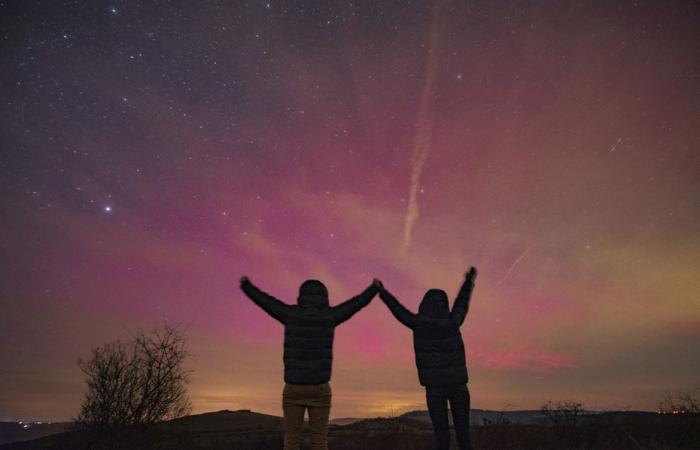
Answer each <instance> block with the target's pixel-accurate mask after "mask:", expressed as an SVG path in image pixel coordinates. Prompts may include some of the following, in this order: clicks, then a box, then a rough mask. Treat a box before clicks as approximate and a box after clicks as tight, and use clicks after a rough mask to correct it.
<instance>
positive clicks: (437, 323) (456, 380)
mask: <svg viewBox="0 0 700 450" xmlns="http://www.w3.org/2000/svg"><path fill="white" fill-rule="evenodd" d="M475 279H476V269H475V268H474V267H471V268H470V269H469V271H468V272H467V274H466V277H465V281H464V283H463V284H462V287H461V288H460V290H459V293H458V294H457V299H456V300H455V303H454V306H453V307H452V310H451V311H450V309H449V305H448V300H447V294H446V293H445V291H443V290H440V289H430V290H428V292H426V293H425V296H424V297H423V301H422V302H421V304H420V307H419V309H418V313H417V314H415V313H412V312H411V311H409V310H408V309H406V308H405V307H404V306H403V305H402V304H401V303H399V301H398V300H396V298H395V297H394V296H393V295H391V293H389V291H388V290H386V289H385V288H384V285H383V284H382V282H381V281H380V280H378V279H376V278H375V279H374V281H373V283H372V284H371V285H370V286H369V287H367V288H366V289H365V290H364V291H362V293H361V294H360V295H358V296H356V297H353V298H351V299H349V300H347V301H345V302H343V303H341V304H340V305H337V306H330V305H329V303H328V290H327V289H326V286H325V285H324V284H323V283H321V282H320V281H318V280H306V281H304V282H303V283H302V284H301V286H300V287H299V297H298V299H297V304H296V305H289V304H287V303H284V302H281V301H280V300H278V299H276V298H275V297H272V296H271V295H269V294H267V293H265V292H263V291H261V290H260V289H258V288H257V287H256V286H255V285H253V283H251V282H250V280H249V279H248V277H242V278H241V280H240V281H241V289H243V292H245V294H246V295H247V296H248V297H249V298H250V299H251V300H253V301H254V302H255V303H256V304H257V305H258V306H260V307H261V308H262V309H263V310H265V312H267V313H268V314H269V315H271V316H272V317H273V318H275V319H277V320H278V321H279V322H281V323H282V324H283V325H284V357H283V359H284V381H285V385H284V391H283V394H282V409H283V411H284V449H285V450H298V449H299V448H300V447H301V430H302V426H303V423H304V413H305V411H306V410H307V409H308V411H309V427H310V431H311V446H312V448H313V449H318V450H320V449H323V450H326V449H327V448H328V440H327V436H328V417H329V414H330V408H331V388H330V385H329V380H330V378H331V364H332V361H333V333H334V330H335V327H336V326H338V325H340V324H341V323H343V322H345V321H346V320H348V319H349V318H350V317H352V316H353V315H354V314H355V313H356V312H358V311H359V310H360V309H362V308H364V307H365V306H367V305H368V304H369V302H370V301H371V300H372V298H374V296H375V295H376V294H377V293H379V297H380V298H381V299H382V301H383V302H384V304H386V306H387V307H388V308H389V310H390V311H391V312H392V314H393V315H394V317H396V319H397V320H398V321H399V322H401V323H402V324H404V325H406V326H407V327H409V328H410V329H412V330H413V348H414V350H415V355H416V365H417V367H418V379H419V380H420V384H421V385H423V386H425V392H426V400H427V404H428V412H429V413H430V419H431V420H432V423H433V432H434V435H435V443H436V446H437V449H438V450H447V449H448V448H449V446H450V429H449V424H448V415H447V404H448V402H449V404H450V409H451V410H452V419H453V422H454V426H455V431H456V434H457V441H458V443H459V447H460V449H462V450H465V449H472V446H471V441H470V437H469V402H470V399H469V389H468V388H467V381H468V375H467V364H466V359H465V355H464V343H463V342H462V335H461V333H460V331H459V328H460V326H461V325H462V323H463V322H464V318H465V317H466V315H467V311H468V310H469V299H470V297H471V293H472V290H473V288H474V280H475Z"/></svg>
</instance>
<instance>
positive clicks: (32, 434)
mask: <svg viewBox="0 0 700 450" xmlns="http://www.w3.org/2000/svg"><path fill="white" fill-rule="evenodd" d="M69 425H70V423H68V422H53V423H41V422H22V423H18V422H0V445H2V444H6V443H8V442H18V441H30V440H32V439H37V438H40V437H43V436H49V435H52V434H60V433H63V432H65V431H66V430H67V429H68V426H69Z"/></svg>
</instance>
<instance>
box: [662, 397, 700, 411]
mask: <svg viewBox="0 0 700 450" xmlns="http://www.w3.org/2000/svg"><path fill="white" fill-rule="evenodd" d="M659 412H660V413H661V414H693V413H695V414H697V413H700V401H698V399H697V398H695V397H693V396H692V395H690V394H682V395H669V396H667V397H666V398H665V399H664V400H663V401H662V402H661V403H659Z"/></svg>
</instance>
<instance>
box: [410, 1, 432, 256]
mask: <svg viewBox="0 0 700 450" xmlns="http://www.w3.org/2000/svg"><path fill="white" fill-rule="evenodd" d="M440 11H441V7H440V2H437V3H436V4H435V5H434V7H433V20H432V23H431V26H430V42H429V43H428V45H429V46H428V60H427V62H426V66H425V82H424V84H423V93H422V95H421V100H420V107H419V110H418V123H417V128H416V134H415V137H414V140H413V156H412V157H411V188H410V192H409V197H408V207H407V209H406V218H405V221H404V227H403V241H402V242H401V254H402V255H405V254H406V252H407V251H408V248H409V247H410V245H411V237H412V235H413V226H414V224H415V222H416V220H417V219H418V192H419V189H420V177H421V174H422V172H423V166H424V165H425V160H426V159H427V157H428V153H429V152H430V147H431V145H432V138H433V108H432V102H433V101H434V98H435V78H436V76H437V72H438V57H439V53H440V48H439V45H440V35H439V22H440Z"/></svg>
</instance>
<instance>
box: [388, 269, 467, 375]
mask: <svg viewBox="0 0 700 450" xmlns="http://www.w3.org/2000/svg"><path fill="white" fill-rule="evenodd" d="M473 288H474V283H473V282H472V281H471V280H467V281H465V282H464V284H463V285H462V287H461V289H460V290H459V294H457V299H456V300H455V303H454V306H453V307H452V311H450V309H449V305H448V301H447V294H446V293H445V291H442V290H440V289H430V290H429V291H428V292H426V293H425V296H424V297H423V301H421V304H420V307H419V308H418V314H414V313H412V312H411V311H409V310H408V309H406V308H405V307H404V306H403V305H402V304H401V303H399V301H398V300H396V298H395V297H394V296H393V295H391V293H389V291H387V290H382V291H380V293H379V295H380V297H381V299H382V301H384V303H385V304H386V305H387V307H389V310H390V311H391V312H392V314H394V316H395V317H396V319H397V320H398V321H399V322H401V323H402V324H404V325H406V326H407V327H408V328H410V329H411V330H413V349H414V351H415V357H416V366H417V368H418V379H419V380H420V384H422V385H423V386H426V387H438V386H454V385H457V384H464V383H466V382H467V381H469V375H468V373H467V363H466V358H465V354H464V353H465V352H464V342H463V341H462V334H461V333H460V331H459V328H460V326H461V325H462V323H463V322H464V318H465V317H466V316H467V311H468V310H469V299H470V298H471V294H472V290H473Z"/></svg>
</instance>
